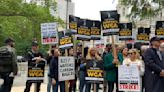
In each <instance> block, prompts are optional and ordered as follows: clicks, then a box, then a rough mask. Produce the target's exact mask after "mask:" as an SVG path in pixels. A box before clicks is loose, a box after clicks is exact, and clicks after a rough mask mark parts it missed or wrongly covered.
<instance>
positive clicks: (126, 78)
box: [118, 65, 141, 92]
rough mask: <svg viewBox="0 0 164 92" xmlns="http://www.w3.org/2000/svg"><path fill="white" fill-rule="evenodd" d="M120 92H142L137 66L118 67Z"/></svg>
mask: <svg viewBox="0 0 164 92" xmlns="http://www.w3.org/2000/svg"><path fill="white" fill-rule="evenodd" d="M118 85H119V86H118V87H119V91H137V92H140V87H141V85H140V73H139V69H138V67H137V65H130V66H127V65H120V66H119V67H118Z"/></svg>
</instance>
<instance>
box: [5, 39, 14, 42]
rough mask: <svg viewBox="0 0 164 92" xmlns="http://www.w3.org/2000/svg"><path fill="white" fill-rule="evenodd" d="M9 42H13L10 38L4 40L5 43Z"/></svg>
mask: <svg viewBox="0 0 164 92" xmlns="http://www.w3.org/2000/svg"><path fill="white" fill-rule="evenodd" d="M10 42H14V40H13V39H12V38H7V39H6V40H5V43H10Z"/></svg>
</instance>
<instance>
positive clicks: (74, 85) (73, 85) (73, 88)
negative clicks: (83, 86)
mask: <svg viewBox="0 0 164 92" xmlns="http://www.w3.org/2000/svg"><path fill="white" fill-rule="evenodd" d="M76 81H77V78H75V80H70V81H69V83H70V86H69V92H72V91H73V92H76Z"/></svg>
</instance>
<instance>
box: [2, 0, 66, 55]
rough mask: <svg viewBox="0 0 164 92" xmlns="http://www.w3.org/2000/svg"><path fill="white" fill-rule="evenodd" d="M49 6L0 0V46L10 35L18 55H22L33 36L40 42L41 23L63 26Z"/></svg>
mask: <svg viewBox="0 0 164 92" xmlns="http://www.w3.org/2000/svg"><path fill="white" fill-rule="evenodd" d="M55 3H56V2H54V3H53V4H54V7H53V8H54V9H55V7H56V5H55ZM50 6H52V5H48V4H47V5H46V6H45V7H43V6H37V5H35V4H27V3H22V0H0V46H2V45H4V43H3V42H4V40H5V39H6V38H7V37H12V38H13V39H14V40H15V41H16V49H17V51H18V55H23V54H24V53H25V51H26V50H27V49H28V48H30V45H31V41H32V40H33V38H36V39H37V40H38V41H39V42H40V39H41V35H40V24H41V23H45V22H58V24H59V25H60V24H61V25H62V26H64V25H63V23H64V22H63V21H62V20H61V19H60V18H58V17H57V18H56V17H53V16H51V15H50V12H49V7H50ZM42 47H43V48H41V49H44V48H47V46H42Z"/></svg>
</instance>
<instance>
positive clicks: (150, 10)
mask: <svg viewBox="0 0 164 92" xmlns="http://www.w3.org/2000/svg"><path fill="white" fill-rule="evenodd" d="M121 4H122V5H125V6H129V7H130V14H128V15H127V16H128V17H130V18H139V20H143V19H145V18H152V17H155V16H157V15H159V14H160V13H162V11H161V10H162V9H163V7H164V0H121Z"/></svg>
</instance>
